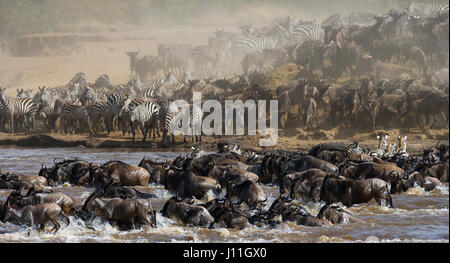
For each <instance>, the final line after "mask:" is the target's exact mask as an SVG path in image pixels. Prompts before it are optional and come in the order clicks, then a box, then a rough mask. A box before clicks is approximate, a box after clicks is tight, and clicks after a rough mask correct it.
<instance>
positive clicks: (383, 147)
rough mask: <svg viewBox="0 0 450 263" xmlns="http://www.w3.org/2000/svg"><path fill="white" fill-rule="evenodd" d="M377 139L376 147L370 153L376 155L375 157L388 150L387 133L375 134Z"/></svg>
mask: <svg viewBox="0 0 450 263" xmlns="http://www.w3.org/2000/svg"><path fill="white" fill-rule="evenodd" d="M377 139H378V149H377V150H376V151H375V152H371V153H370V155H371V156H376V157H381V156H383V155H384V154H385V153H386V151H387V150H388V146H389V145H388V139H389V135H388V134H385V135H384V136H379V135H377Z"/></svg>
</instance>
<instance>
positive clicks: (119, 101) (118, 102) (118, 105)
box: [104, 93, 131, 135]
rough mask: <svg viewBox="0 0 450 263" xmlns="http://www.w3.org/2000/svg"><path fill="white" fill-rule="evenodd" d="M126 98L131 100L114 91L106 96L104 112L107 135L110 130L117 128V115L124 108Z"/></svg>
mask: <svg viewBox="0 0 450 263" xmlns="http://www.w3.org/2000/svg"><path fill="white" fill-rule="evenodd" d="M126 100H128V101H131V100H130V99H128V98H127V97H126V96H125V95H121V94H118V93H114V94H111V95H109V96H108V98H107V100H106V111H105V113H104V118H105V120H106V123H105V124H106V129H107V131H108V135H109V133H110V132H111V131H112V130H116V128H117V129H118V123H117V122H118V117H119V115H120V114H121V112H122V110H123V109H124V104H126Z"/></svg>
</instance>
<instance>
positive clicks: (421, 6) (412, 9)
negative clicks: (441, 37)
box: [407, 2, 449, 18]
mask: <svg viewBox="0 0 450 263" xmlns="http://www.w3.org/2000/svg"><path fill="white" fill-rule="evenodd" d="M407 11H408V14H409V15H410V16H420V17H421V18H428V17H438V16H441V15H447V16H448V14H449V9H448V3H445V4H444V3H441V4H433V3H416V2H413V3H410V4H409V5H408V8H407Z"/></svg>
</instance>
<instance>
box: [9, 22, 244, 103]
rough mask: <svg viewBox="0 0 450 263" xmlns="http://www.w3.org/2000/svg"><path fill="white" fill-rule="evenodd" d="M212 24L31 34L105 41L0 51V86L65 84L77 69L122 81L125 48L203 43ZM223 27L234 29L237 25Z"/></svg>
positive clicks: (149, 50) (150, 50)
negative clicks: (30, 52) (32, 52)
mask: <svg viewBox="0 0 450 263" xmlns="http://www.w3.org/2000/svg"><path fill="white" fill-rule="evenodd" d="M216 28H217V27H201V28H168V29H164V30H161V29H145V28H144V29H143V28H130V29H129V30H128V31H122V32H99V33H67V34H62V33H61V34H46V35H35V37H47V38H48V37H50V38H51V37H55V38H57V37H58V36H61V35H73V34H78V35H82V36H89V37H102V38H103V39H105V38H106V39H108V41H99V42H91V41H87V42H79V43H76V44H75V45H74V46H73V47H72V48H70V49H67V48H65V47H60V48H58V49H56V50H54V49H53V50H52V49H50V50H46V52H45V53H46V54H50V56H35V57H12V56H10V55H8V54H5V53H0V86H2V87H6V88H7V94H8V95H10V96H15V95H16V94H17V92H16V89H21V88H23V89H32V90H37V88H38V87H39V86H47V87H57V86H62V85H66V84H67V83H68V82H69V81H70V79H71V78H72V77H73V76H75V74H76V73H78V72H84V73H85V75H86V77H87V78H88V80H89V81H91V82H94V81H95V80H96V78H97V77H99V76H100V75H101V74H108V76H109V77H110V80H111V82H112V84H113V85H118V84H120V83H126V82H127V81H128V80H129V74H130V64H129V63H130V62H129V61H130V60H129V57H128V56H127V55H126V54H125V51H135V50H138V49H139V50H140V54H141V55H156V54H157V45H158V43H187V44H192V45H201V44H207V43H208V34H211V33H212V32H214V31H215V30H216ZM225 29H226V30H228V31H233V30H234V31H236V30H237V27H231V26H230V27H229V28H227V27H225ZM61 53H63V54H61Z"/></svg>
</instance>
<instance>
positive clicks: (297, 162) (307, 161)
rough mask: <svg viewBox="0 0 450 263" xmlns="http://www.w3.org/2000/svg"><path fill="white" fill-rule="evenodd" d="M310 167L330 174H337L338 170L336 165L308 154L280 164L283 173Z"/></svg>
mask: <svg viewBox="0 0 450 263" xmlns="http://www.w3.org/2000/svg"><path fill="white" fill-rule="evenodd" d="M311 168H318V169H321V170H323V171H325V172H328V173H332V174H337V173H338V172H339V169H338V167H337V166H335V165H334V164H331V163H329V162H327V161H324V160H321V159H318V158H315V157H314V156H310V155H305V156H302V157H299V158H295V159H292V160H290V161H288V162H286V163H284V164H283V165H282V166H281V170H282V172H283V174H287V173H290V172H301V171H305V170H308V169H311Z"/></svg>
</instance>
